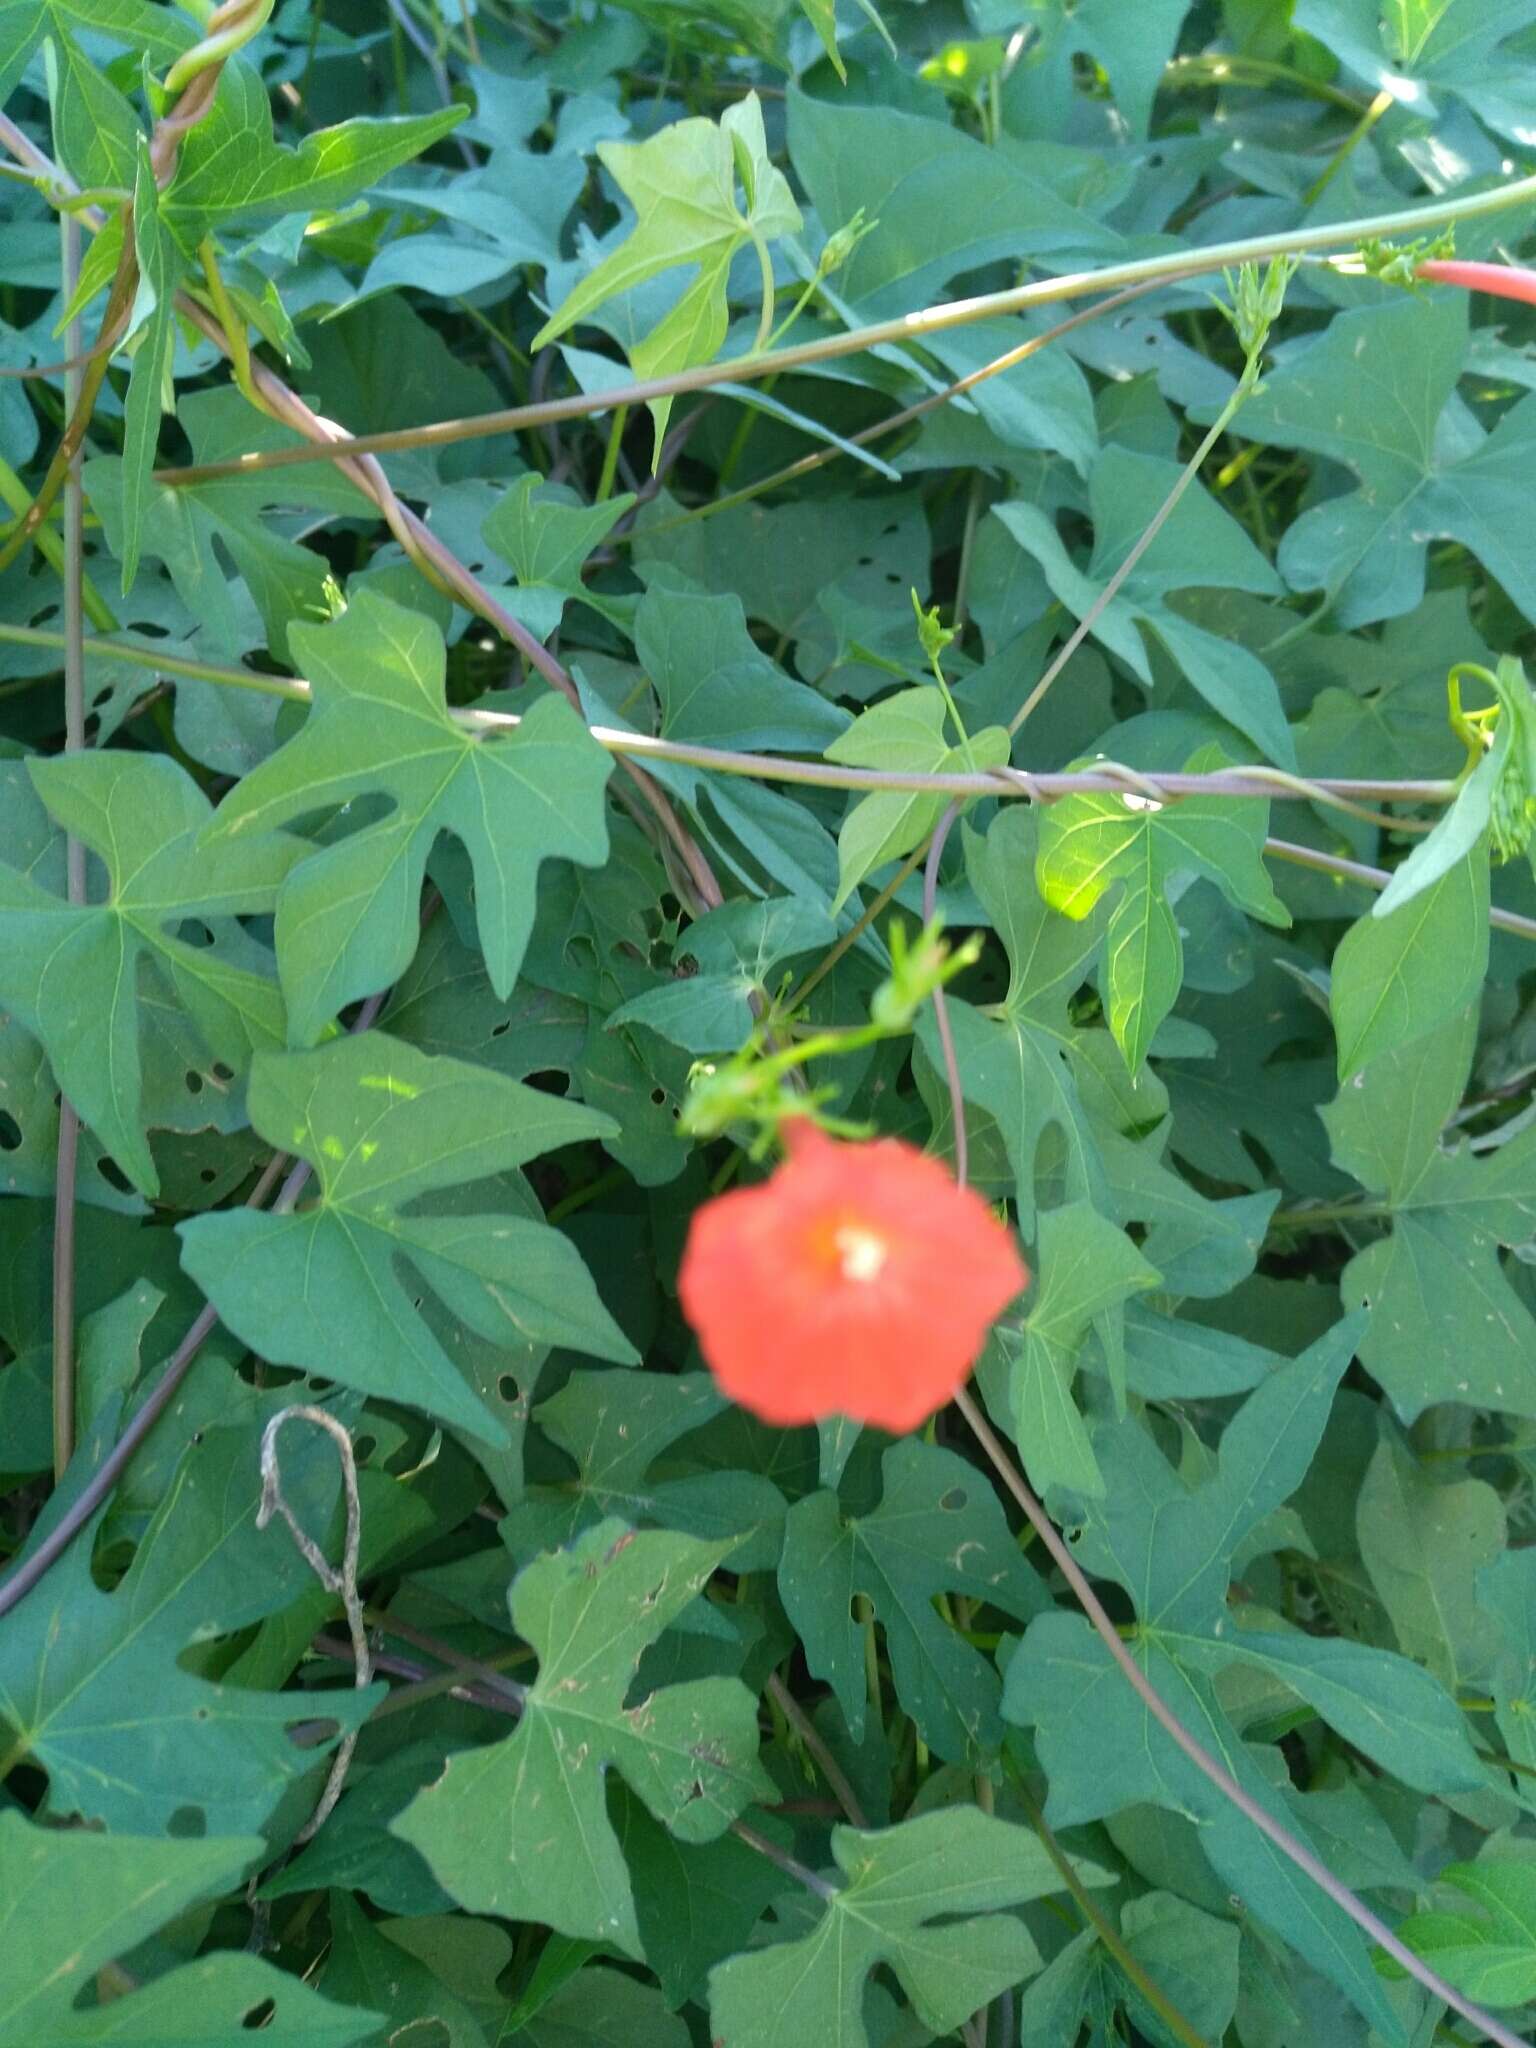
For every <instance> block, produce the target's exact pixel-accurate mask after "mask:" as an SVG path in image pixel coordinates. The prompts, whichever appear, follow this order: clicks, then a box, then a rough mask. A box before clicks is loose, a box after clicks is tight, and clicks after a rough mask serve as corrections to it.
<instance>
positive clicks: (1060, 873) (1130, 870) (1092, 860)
mask: <svg viewBox="0 0 1536 2048" xmlns="http://www.w3.org/2000/svg"><path fill="white" fill-rule="evenodd" d="M1187 765H1188V766H1189V767H1190V768H1191V769H1194V770H1196V772H1209V771H1210V770H1212V769H1215V768H1220V767H1224V766H1225V765H1226V764H1225V762H1224V760H1223V758H1222V756H1221V753H1220V751H1219V750H1218V749H1217V748H1215V747H1208V748H1202V749H1201V750H1200V752H1199V753H1198V754H1194V755H1192V756H1191V757H1190V760H1189V762H1188V764H1187ZM1268 829H1269V806H1268V805H1267V804H1265V803H1256V802H1254V801H1252V800H1251V799H1249V798H1246V797H1218V796H1197V797H1191V798H1190V799H1189V800H1188V801H1187V802H1186V801H1183V800H1180V801H1179V802H1178V803H1172V804H1157V803H1154V802H1152V801H1150V800H1149V799H1148V798H1146V797H1138V796H1133V795H1129V794H1127V795H1125V796H1116V795H1113V794H1111V793H1109V792H1107V791H1105V792H1099V791H1089V790H1085V791H1082V792H1081V793H1079V794H1076V795H1073V796H1069V797H1065V798H1063V800H1062V801H1061V802H1060V803H1056V804H1050V805H1048V806H1047V807H1046V811H1045V815H1044V817H1043V819H1042V820H1041V826H1040V852H1039V855H1038V858H1037V860H1036V864H1035V872H1036V876H1037V878H1038V880H1039V884H1040V894H1041V895H1042V896H1043V897H1044V898H1045V900H1046V902H1047V903H1048V904H1050V906H1051V908H1052V909H1053V910H1059V911H1061V912H1062V913H1063V914H1064V915H1065V916H1067V917H1071V918H1076V919H1079V920H1081V919H1082V918H1085V917H1087V915H1088V914H1089V912H1090V911H1091V910H1092V909H1093V908H1094V906H1095V905H1096V904H1097V903H1098V901H1099V899H1100V897H1102V896H1103V895H1104V894H1105V892H1106V891H1107V890H1108V889H1110V888H1112V887H1113V885H1114V884H1115V883H1116V882H1120V883H1122V884H1123V885H1124V886H1123V888H1122V889H1121V891H1120V893H1119V895H1118V897H1117V899H1116V902H1115V906H1114V909H1113V911H1112V912H1111V913H1110V919H1109V924H1108V926H1107V927H1106V929H1105V932H1104V972H1105V979H1106V983H1107V988H1106V995H1107V1004H1106V1007H1107V1010H1108V1014H1109V1026H1110V1029H1111V1031H1113V1032H1114V1034H1115V1043H1116V1044H1117V1045H1118V1046H1119V1047H1120V1050H1121V1051H1122V1052H1123V1053H1124V1054H1125V1063H1126V1065H1127V1067H1129V1069H1130V1070H1131V1072H1132V1073H1133V1074H1134V1073H1135V1072H1136V1071H1137V1069H1138V1068H1139V1067H1140V1066H1141V1063H1142V1061H1143V1060H1144V1059H1145V1058H1146V1056H1147V1051H1148V1048H1149V1047H1150V1045H1151V1043H1152V1039H1153V1036H1154V1034H1155V1033H1156V1031H1157V1028H1158V1026H1159V1025H1160V1024H1161V1023H1162V1021H1163V1019H1164V1018H1165V1017H1166V1016H1167V1015H1168V1012H1169V1011H1170V1010H1171V1009H1172V1008H1173V1005H1174V1002H1175V1000H1176V999H1177V997H1178V993H1179V988H1180V985H1181V984H1182V982H1183V978H1184V946H1183V941H1182V939H1181V937H1180V933H1179V925H1178V919H1177V916H1176V914H1175V911H1174V906H1173V891H1172V889H1171V888H1170V884H1171V883H1173V882H1175V880H1176V878H1177V877H1179V876H1181V875H1193V876H1203V877H1204V878H1205V879H1206V880H1208V881H1212V882H1214V883H1215V884H1216V886H1217V888H1219V889H1220V890H1221V892H1222V894H1223V895H1224V896H1225V897H1226V898H1227V900H1228V902H1229V903H1231V904H1233V905H1234V906H1235V907H1236V908H1237V909H1239V910H1243V911H1246V912H1247V913H1248V914H1249V915H1250V916H1252V917H1259V918H1262V919H1263V920H1264V921H1265V923H1266V924H1278V925H1285V924H1289V923H1290V921H1291V920H1290V913H1289V912H1288V911H1287V909H1286V907H1285V905H1284V904H1283V903H1282V902H1281V901H1280V899H1279V897H1278V896H1277V895H1276V894H1275V892H1274V889H1273V888H1272V887H1271V885H1270V880H1269V876H1268V874H1267V873H1266V872H1265V869H1264V839H1265V835H1266V834H1267V832H1268Z"/></svg>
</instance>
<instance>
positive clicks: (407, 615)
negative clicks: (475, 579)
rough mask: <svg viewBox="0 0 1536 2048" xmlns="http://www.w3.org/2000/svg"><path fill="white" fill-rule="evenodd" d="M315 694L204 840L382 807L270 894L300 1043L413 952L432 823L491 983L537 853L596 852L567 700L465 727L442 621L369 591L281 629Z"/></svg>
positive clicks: (591, 768) (496, 980)
mask: <svg viewBox="0 0 1536 2048" xmlns="http://www.w3.org/2000/svg"><path fill="white" fill-rule="evenodd" d="M292 638H293V641H294V646H295V652H296V654H297V656H298V658H299V659H300V660H301V661H302V662H303V663H304V665H305V668H306V669H307V671H308V673H309V677H310V682H311V687H312V688H313V691H314V700H315V701H314V708H313V710H312V711H311V712H310V715H309V718H308V720H307V721H306V723H305V725H304V727H303V729H302V730H301V731H300V732H299V733H298V734H297V735H296V737H295V738H293V739H291V740H290V741H289V742H288V744H287V745H286V746H284V747H280V748H279V749H278V751H277V752H276V753H275V754H274V755H272V756H271V758H270V759H269V760H266V761H264V762H262V763H261V765H260V766H259V767H258V768H255V769H253V770H252V772H251V773H250V774H249V775H247V776H246V778H245V779H244V781H243V782H241V783H240V784H239V785H238V786H237V787H236V788H235V789H234V791H232V793H231V794H230V795H229V796H228V797H226V798H225V800H224V802H223V804H222V805H221V806H220V808H219V811H218V814H217V816H216V817H215V818H214V820H213V823H212V824H211V826H210V827H209V828H208V830H207V832H206V833H205V835H204V842H203V843H204V845H205V846H206V847H207V848H209V849H210V850H211V851H212V850H218V849H223V848H231V850H234V849H233V847H232V842H234V843H238V841H239V840H240V839H242V838H243V837H244V835H245V834H247V833H251V832H261V831H265V830H270V828H271V827H272V826H274V825H276V824H279V823H282V822H285V821H287V820H290V819H293V818H298V817H302V816H304V815H305V814H306V813H309V812H315V811H322V810H334V809H336V808H338V807H339V806H342V805H345V804H349V803H352V802H355V801H356V800H357V799H358V798H360V797H363V796H371V795H383V796H387V797H388V798H389V799H390V800H391V803H392V806H393V808H392V809H391V811H390V813H389V815H388V816H387V817H386V818H383V819H380V820H378V821H376V822H375V823H372V824H365V825H363V826H362V827H361V828H360V829H359V830H358V831H356V832H354V833H353V834H352V835H351V836H350V837H349V838H345V839H342V840H341V841H339V842H338V843H336V844H334V845H330V846H327V847H324V848H322V849H318V850H315V851H312V852H310V854H309V856H308V858H306V859H304V860H302V861H301V862H300V863H299V864H298V866H297V867H296V868H295V870H294V873H293V875H292V876H291V878H290V880H289V882H288V883H287V885H286V886H285V887H284V889H283V891H282V893H281V895H280V896H279V898H278V904H277V962H278V972H279V974H280V975H281V977H282V982H283V989H284V992H285V994H286V995H287V997H288V1007H289V1029H290V1032H291V1034H292V1037H293V1038H294V1040H296V1041H297V1042H298V1043H299V1044H301V1045H312V1044H313V1043H314V1042H315V1040H316V1039H317V1038H319V1037H320V1035H321V1033H322V1032H323V1031H324V1030H325V1027H326V1025H327V1024H328V1023H329V1021H330V1020H331V1018H332V1017H334V1015H335V1014H336V1012H337V1011H338V1010H339V1009H340V1008H341V1007H342V1006H343V1005H344V1004H346V1003H349V1002H351V1001H353V1000H354V999H355V998H356V997H358V996H364V995H370V994H372V993H373V992H374V991H375V990H377V989H381V988H385V987H387V986H388V985H389V983H390V982H392V981H394V980H395V979H396V977H397V976H398V975H399V974H400V973H401V972H402V970H403V969H404V968H405V966H406V964H407V962H408V961H409V960H410V958H411V955H412V954H413V953H414V952H415V950H416V940H417V934H418V930H419V926H420V903H421V888H422V881H423V877H424V875H425V871H426V861H427V855H428V853H429V852H430V851H431V848H432V842H433V840H434V839H436V837H437V835H438V834H439V833H440V832H451V833H453V834H454V836H455V837H456V838H457V839H459V840H460V841H462V843H463V845H464V846H465V848H466V849H467V851H468V853H469V856H470V860H471V862H472V863H473V866H474V875H475V905H476V914H477V917H478V921H479V930H480V941H481V945H482V946H483V948H484V951H485V963H486V970H487V972H488V973H489V975H490V977H491V985H492V987H493V988H494V989H495V991H496V993H497V995H499V996H503V997H505V996H506V995H507V994H508V993H509V992H510V990H511V987H512V984H513V982H514V981H515V980H516V978H517V970H518V966H519V964H520V962H521V960H522V957H523V948H524V946H525V945H526V944H527V940H528V932H529V928H530V926H531V925H532V923H533V911H534V903H535V899H536V893H537V892H536V884H537V878H538V870H539V863H540V862H541V861H543V860H546V859H549V858H551V857H553V856H557V855H558V856H563V857H564V858H565V859H568V860H576V861H581V862H582V863H583V864H584V865H585V866H587V867H596V866H599V865H600V864H601V863H602V862H603V860H604V859H605V858H606V856H607V852H608V831H607V825H606V821H605V816H604V807H603V789H604V785H605V784H606V782H607V780H608V773H609V768H610V766H611V763H610V761H609V758H608V756H607V755H606V754H605V753H604V752H603V750H602V748H601V747H600V746H599V745H598V744H597V742H596V741H595V740H594V739H593V738H592V737H591V735H590V734H589V733H588V732H587V730H586V728H585V727H584V726H583V724H582V722H581V720H580V719H579V718H578V717H577V716H576V714H575V712H574V711H572V710H571V708H570V706H569V705H568V704H566V703H564V702H563V701H562V700H561V699H560V698H558V697H555V696H547V697H544V698H541V699H540V700H539V702H538V703H536V704H534V705H533V707H532V708H531V709H530V710H529V711H528V713H527V714H526V716H525V717H524V718H523V721H522V723H521V724H520V725H519V726H517V727H516V728H515V729H514V730H513V731H511V732H509V733H505V734H500V733H498V734H496V735H494V736H491V737H480V736H477V735H476V734H474V733H471V732H470V731H468V730H466V728H465V727H464V726H462V725H460V724H458V723H457V722H456V721H455V720H454V719H453V718H452V717H451V716H450V714H449V710H448V704H447V700H446V698H445V696H444V675H445V667H446V655H445V650H444V647H443V639H442V635H441V634H440V633H439V632H438V630H437V627H436V626H435V625H434V624H433V623H432V621H431V620H430V619H428V618H425V617H423V615H422V614H421V613H420V612H410V611H406V610H404V609H403V608H402V607H401V606H399V605H397V604H394V603H392V602H391V601H390V600H389V599H388V598H383V597H377V596H375V595H373V594H372V593H371V592H369V591H364V592H362V593H361V594H360V595H359V596H358V597H357V598H355V599H354V600H353V602H352V604H351V605H349V606H348V608H347V610H346V612H345V613H344V614H343V615H342V616H341V617H340V618H339V619H337V620H336V621H335V622H334V623H333V624H332V625H329V626H325V627H321V628H319V629H315V628H308V627H296V628H295V629H294V632H293V635H292Z"/></svg>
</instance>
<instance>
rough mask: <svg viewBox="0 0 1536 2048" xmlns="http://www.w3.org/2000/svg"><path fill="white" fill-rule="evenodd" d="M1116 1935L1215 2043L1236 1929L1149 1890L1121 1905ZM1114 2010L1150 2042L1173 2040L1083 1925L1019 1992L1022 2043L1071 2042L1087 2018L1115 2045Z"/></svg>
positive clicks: (1228, 2006)
mask: <svg viewBox="0 0 1536 2048" xmlns="http://www.w3.org/2000/svg"><path fill="white" fill-rule="evenodd" d="M1119 1931H1120V1934H1121V1937H1122V1939H1123V1940H1124V1943H1125V1946H1126V1948H1127V1949H1128V1950H1129V1951H1130V1953H1131V1955H1132V1956H1133V1957H1134V1958H1135V1960H1136V1962H1137V1963H1139V1964H1140V1965H1141V1968H1142V1969H1143V1970H1145V1972H1146V1974H1147V1975H1148V1977H1150V1978H1151V1980H1152V1982H1153V1983H1154V1984H1156V1986H1157V1987H1158V1989H1159V1990H1160V1991H1162V1992H1163V1993H1164V1994H1165V1996H1166V1997H1167V1998H1168V1999H1169V2000H1170V2001H1171V2003H1172V2004H1173V2005H1174V2007H1175V2008H1176V2009H1177V2010H1178V2011H1179V2012H1181V2013H1182V2014H1183V2015H1184V2017H1185V2018H1186V2019H1187V2020H1188V2021H1189V2023H1190V2025H1191V2026H1192V2027H1194V2028H1195V2029H1196V2030H1197V2031H1198V2032H1199V2034H1200V2035H1201V2037H1202V2038H1203V2039H1204V2040H1207V2041H1219V2040H1221V2039H1222V2038H1223V2036H1224V2035H1225V2033H1226V2031H1227V2028H1228V2027H1229V2026H1230V2025H1231V2023H1232V2015H1233V2013H1234V2011H1235V2010H1236V2006H1237V1999H1238V1985H1239V1956H1238V1949H1239V1943H1240V1941H1241V1938H1242V1936H1241V1929H1240V1928H1239V1927H1238V1926H1237V1925H1236V1924H1235V1923H1234V1922H1233V1921H1231V1920H1224V1919H1217V1917H1216V1916H1215V1914H1213V1913H1203V1912H1201V1911H1200V1909H1199V1908H1198V1907H1197V1906H1193V1905H1191V1904H1189V1902H1188V1901H1187V1900H1185V1899H1181V1898H1177V1897H1175V1896H1174V1894H1172V1893H1171V1892H1148V1893H1146V1894H1144V1895H1143V1896H1142V1897H1141V1898H1137V1899H1132V1900H1130V1901H1128V1903H1127V1904H1126V1905H1125V1906H1124V1907H1122V1909H1121V1913H1120V1930H1119ZM1117 2011H1123V2012H1124V2013H1125V2014H1126V2016H1127V2018H1128V2019H1129V2020H1130V2021H1131V2022H1132V2023H1133V2024H1134V2025H1135V2026H1136V2027H1137V2028H1139V2029H1140V2031H1141V2032H1142V2033H1143V2034H1145V2035H1146V2037H1147V2039H1148V2040H1149V2041H1156V2042H1160V2043H1161V2042H1163V2041H1168V2040H1171V2039H1172V2038H1173V2036H1171V2035H1169V2034H1166V2033H1165V2032H1164V2031H1163V2028H1164V2024H1165V2023H1164V2021H1163V2020H1162V2018H1161V2016H1160V2015H1159V2014H1158V2013H1156V2012H1155V2011H1154V2010H1153V2008H1152V2006H1151V2004H1150V2002H1149V2001H1148V2000H1147V1999H1146V1997H1145V1996H1144V1995H1143V1993H1142V1991H1141V1990H1140V1988H1139V1987H1138V1986H1137V1985H1136V1984H1134V1983H1133V1982H1132V1981H1131V1979H1130V1978H1129V1977H1127V1976H1125V1975H1124V1974H1123V1973H1122V1971H1121V1968H1120V1966H1119V1963H1118V1962H1117V1961H1116V1959H1115V1958H1114V1956H1112V1955H1111V1954H1110V1952H1109V1951H1108V1949H1106V1948H1105V1947H1104V1946H1103V1944H1102V1943H1101V1942H1100V1940H1099V1937H1098V1935H1097V1934H1096V1933H1095V1931H1094V1930H1093V1929H1092V1928H1091V1927H1088V1928H1084V1930H1083V1932H1082V1933H1081V1934H1080V1935H1078V1936H1077V1938H1076V1940H1075V1941H1071V1942H1069V1943H1068V1944H1067V1946H1066V1947H1065V1948H1064V1949H1062V1950H1061V1951H1060V1952H1059V1953H1058V1954H1057V1955H1056V1956H1054V1957H1053V1958H1052V1960H1051V1962H1050V1964H1049V1966H1048V1967H1047V1968H1046V1969H1045V1970H1044V1971H1042V1973H1041V1974H1040V1976H1039V1977H1037V1978H1036V1980H1035V1982H1034V1983H1033V1984H1031V1985H1030V1987H1029V1989H1028V1990H1027V1991H1026V1992H1025V1994H1024V1996H1023V1998H1022V2000H1021V2001H1020V2006H1019V2020H1020V2027H1021V2038H1022V2039H1024V2040H1026V2041H1036V2040H1038V2041H1070V2040H1072V2039H1073V2038H1074V2033H1073V2030H1074V2028H1076V2029H1077V2030H1078V2033H1079V2034H1080V2033H1081V2030H1082V2026H1083V2023H1084V2021H1085V2020H1089V2019H1096V2020H1098V2021H1099V2022H1100V2024H1101V2025H1102V2026H1103V2027H1104V2029H1105V2034H1106V2038H1107V2039H1109V2040H1113V2039H1114V2034H1113V2032H1112V2031H1111V2027H1112V2022H1113V2016H1114V2014H1115V2013H1116V2012H1117Z"/></svg>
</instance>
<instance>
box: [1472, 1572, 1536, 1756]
mask: <svg viewBox="0 0 1536 2048" xmlns="http://www.w3.org/2000/svg"><path fill="white" fill-rule="evenodd" d="M1477 1606H1478V1610H1479V1612H1480V1613H1481V1614H1484V1615H1486V1616H1487V1617H1488V1619H1489V1621H1490V1622H1491V1623H1492V1625H1493V1627H1494V1630H1495V1631H1496V1634H1497V1638H1498V1641H1497V1648H1496V1650H1495V1653H1494V1656H1493V1660H1492V1671H1493V1678H1492V1684H1491V1687H1490V1690H1491V1691H1492V1693H1493V1711H1494V1718H1495V1719H1496V1721H1497V1722H1498V1727H1499V1733H1500V1734H1501V1735H1502V1736H1503V1738H1504V1743H1505V1747H1506V1748H1507V1749H1508V1751H1509V1754H1510V1755H1511V1756H1512V1757H1513V1758H1514V1760H1515V1762H1516V1763H1523V1764H1529V1765H1531V1766H1532V1767H1533V1768H1536V1551H1530V1550H1506V1551H1505V1552H1504V1554H1503V1555H1502V1556H1501V1557H1498V1558H1495V1560H1494V1562H1493V1563H1492V1564H1491V1565H1487V1566H1485V1567H1484V1569H1483V1570H1482V1571H1480V1572H1479V1573H1478V1574H1477Z"/></svg>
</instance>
